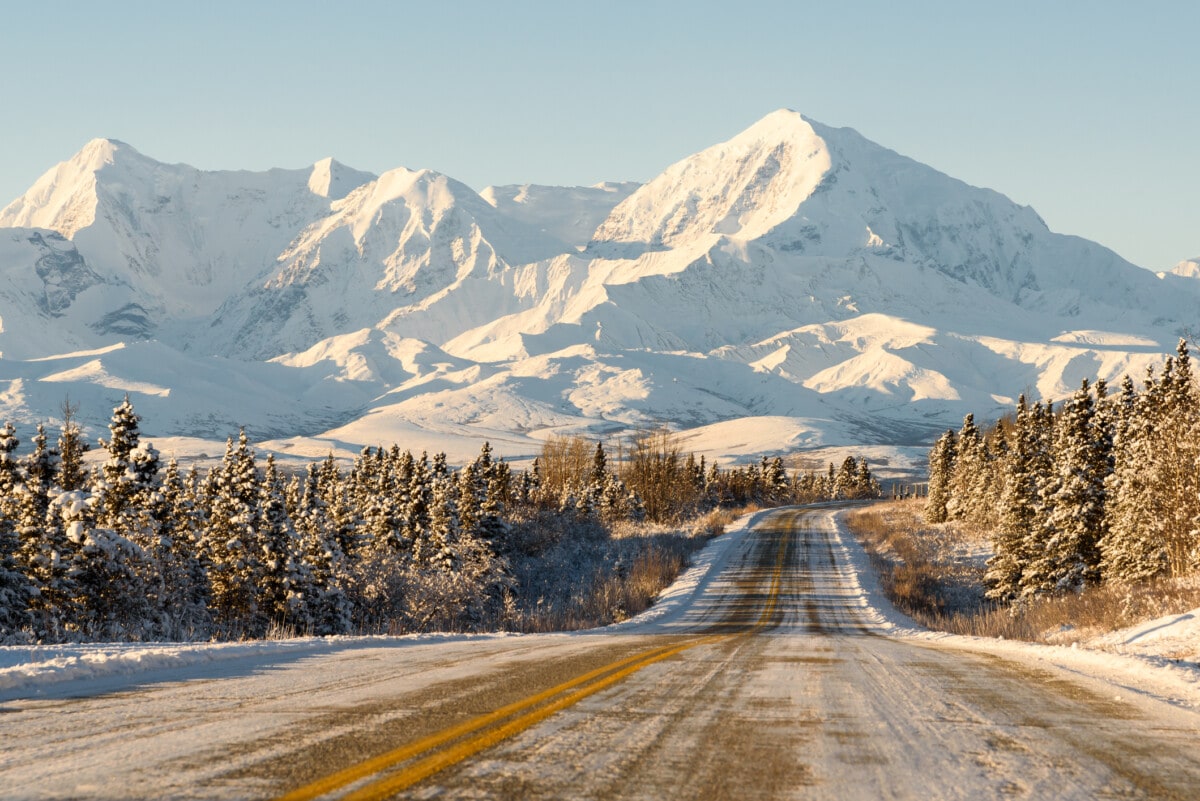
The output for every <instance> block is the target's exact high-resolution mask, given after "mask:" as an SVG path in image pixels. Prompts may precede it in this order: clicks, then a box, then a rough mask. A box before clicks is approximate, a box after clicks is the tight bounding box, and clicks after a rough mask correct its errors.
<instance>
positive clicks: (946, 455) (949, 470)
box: [830, 430, 957, 523]
mask: <svg viewBox="0 0 1200 801" xmlns="http://www.w3.org/2000/svg"><path fill="white" fill-rule="evenodd" d="M956 455H957V442H956V438H955V436H954V432H953V431H951V430H947V431H946V433H945V434H942V436H940V437H938V441H937V442H936V443H935V444H934V446H933V450H932V451H930V453H929V497H928V498H927V499H926V501H925V519H926V520H927V521H929V522H930V523H945V522H946V520H947V519H949V509H948V506H949V503H950V491H951V483H950V482H951V480H952V479H953V477H954V460H955V456H956ZM832 467H833V465H830V468H831V469H832Z"/></svg>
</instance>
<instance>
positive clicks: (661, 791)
mask: <svg viewBox="0 0 1200 801" xmlns="http://www.w3.org/2000/svg"><path fill="white" fill-rule="evenodd" d="M836 536H837V535H836V533H835V530H834V528H833V525H832V513H831V512H828V511H822V510H817V511H802V510H790V511H781V512H778V513H775V514H772V515H769V516H767V517H766V518H765V519H764V521H763V522H762V523H760V525H759V526H758V527H757V528H755V529H754V530H753V531H751V532H750V533H749V534H747V535H745V536H744V537H743V538H742V539H741V540H739V541H738V542H737V543H736V544H735V546H734V548H733V549H732V550H731V551H730V552H729V554H728V558H727V559H726V560H725V561H724V562H723V563H721V564H719V565H717V566H716V568H714V573H713V575H712V576H711V579H710V580H709V581H708V582H707V583H705V584H704V585H703V587H702V590H703V591H702V592H700V593H698V595H697V597H696V598H694V599H693V600H692V602H690V603H689V604H687V606H686V608H684V609H683V610H682V611H681V613H679V614H676V615H672V616H668V617H667V618H665V619H662V620H660V621H658V622H656V623H649V624H646V625H643V626H640V627H636V626H635V627H626V628H624V629H622V628H617V629H615V630H609V631H607V632H604V633H596V634H588V635H582V636H580V635H573V636H568V635H546V636H529V637H511V638H486V639H481V640H453V639H451V640H448V641H445V642H437V643H428V642H408V643H395V642H390V641H389V642H383V643H380V645H379V646H378V647H364V648H361V649H357V650H349V651H346V652H343V653H338V654H327V655H321V656H312V657H308V658H305V659H302V660H299V661H297V662H295V663H291V664H281V665H277V666H274V667H272V668H270V669H263V668H261V667H255V668H254V669H248V670H246V671H245V672H243V673H241V674H236V673H235V675H230V676H226V677H223V678H220V679H210V678H198V679H197V680H196V681H192V682H169V683H164V684H159V685H150V686H145V687H141V688H138V689H136V690H134V691H129V692H120V693H115V694H111V695H107V696H99V697H91V698H79V699H59V700H55V701H37V702H26V703H21V704H16V705H9V706H7V707H5V709H6V710H7V711H9V712H11V713H12V714H10V715H0V726H2V727H3V728H2V729H0V733H3V734H4V735H5V740H6V741H5V742H4V743H3V745H0V752H4V753H5V755H4V756H0V796H4V797H31V798H47V797H109V798H118V797H120V798H124V797H145V798H152V797H200V798H251V797H262V798H270V797H288V798H293V799H301V798H318V797H319V798H355V799H365V798H386V797H391V796H394V795H398V796H400V797H412V798H512V799H538V798H545V799H561V798H595V799H610V798H611V799H626V798H637V799H642V798H644V799H663V798H689V799H691V798H695V799H721V798H735V799H741V798H747V799H775V798H836V799H839V801H842V800H843V799H856V798H862V799H875V798H917V799H922V801H926V800H928V799H941V798H998V797H1005V798H1081V799H1082V798H1088V799H1090V798H1178V799H1194V798H1197V797H1198V796H1200V715H1198V714H1197V713H1196V712H1194V711H1190V710H1183V709H1178V708H1176V707H1173V706H1169V705H1167V704H1163V703H1160V702H1155V701H1149V700H1145V699H1140V698H1137V697H1131V698H1120V699H1119V698H1117V697H1116V696H1115V694H1114V693H1113V692H1112V691H1111V689H1110V688H1106V687H1105V686H1104V685H1101V684H1099V683H1097V682H1093V681H1090V680H1087V679H1085V678H1078V677H1075V676H1073V675H1072V674H1069V673H1066V672H1062V671H1058V670H1054V669H1050V668H1045V667H1031V666H1030V664H1028V663H1027V662H1023V661H1020V660H1018V659H1015V658H1013V659H1010V658H1007V657H998V656H995V655H992V654H991V653H989V652H986V651H973V650H970V646H969V643H962V642H959V643H957V644H953V645H950V644H946V643H931V642H924V641H910V640H902V639H889V638H888V637H885V636H882V635H881V634H879V633H878V632H877V631H876V629H875V628H874V627H873V625H872V624H871V622H870V620H869V618H868V617H866V616H865V614H864V612H863V609H862V606H861V593H860V591H859V590H858V588H857V584H856V582H855V581H854V580H853V577H852V576H851V575H850V574H849V572H848V570H849V568H848V567H847V566H846V565H845V564H843V563H840V562H839V561H838V560H837V559H836V558H835V548H834V545H835V542H836ZM18 732H19V733H22V734H23V735H24V736H23V738H22V739H23V740H26V741H27V742H28V745H24V744H21V743H17V742H13V744H12V745H11V746H10V741H12V738H11V737H10V735H11V734H13V733H18Z"/></svg>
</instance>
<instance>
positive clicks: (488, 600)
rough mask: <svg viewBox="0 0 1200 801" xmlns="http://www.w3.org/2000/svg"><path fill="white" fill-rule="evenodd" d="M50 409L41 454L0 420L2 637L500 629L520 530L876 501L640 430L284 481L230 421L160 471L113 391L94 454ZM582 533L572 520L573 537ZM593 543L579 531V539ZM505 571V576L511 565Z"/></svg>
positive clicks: (527, 546)
mask: <svg viewBox="0 0 1200 801" xmlns="http://www.w3.org/2000/svg"><path fill="white" fill-rule="evenodd" d="M74 413H75V409H74V408H72V407H71V406H70V404H69V403H68V404H64V414H63V424H62V428H61V432H60V435H59V437H58V440H57V443H56V446H55V447H52V446H51V445H50V442H49V439H48V436H47V434H46V431H45V427H44V426H38V427H37V430H36V433H35V434H34V436H33V437H32V440H31V445H32V447H31V448H29V449H28V453H25V454H24V455H22V456H17V454H16V451H17V448H18V446H19V442H18V439H17V436H16V431H15V429H14V427H13V426H12V425H11V424H6V425H5V426H4V427H3V428H2V429H0V641H10V642H12V641H42V642H50V641H63V640H135V641H141V640H151V639H169V640H195V639H213V638H215V639H228V638H253V637H263V636H267V635H269V634H271V633H273V632H300V633H313V634H339V633H347V632H361V633H374V632H390V633H397V632H402V631H424V630H433V629H458V630H479V629H486V628H503V627H505V626H506V625H508V623H509V622H510V621H511V619H512V615H513V610H514V608H516V606H517V605H518V604H520V603H521V602H523V601H527V600H528V599H523V598H522V597H521V594H522V593H523V592H530V591H532V590H530V589H529V588H526V587H523V586H521V581H520V580H519V578H518V577H519V576H527V575H532V574H536V572H537V570H536V568H534V569H530V567H529V560H531V559H536V558H537V557H538V555H539V550H540V549H545V548H547V547H548V546H547V537H546V536H545V535H544V534H539V533H538V532H537V531H534V530H533V529H537V528H538V527H539V526H540V527H541V528H542V529H543V530H553V531H558V532H562V531H569V530H572V527H574V529H575V530H582V529H583V528H585V527H586V528H587V530H588V531H593V532H594V531H596V530H599V531H602V532H608V533H611V530H612V527H614V526H616V525H618V524H620V523H622V522H623V521H634V522H636V521H641V520H647V521H652V522H658V523H679V522H680V521H683V520H686V519H688V518H690V517H692V516H695V515H698V514H702V513H704V512H706V511H708V510H710V509H713V508H715V507H717V506H722V505H724V506H744V505H746V504H749V503H757V504H760V505H771V504H780V503H803V502H809V501H814V500H822V499H827V498H836V497H843V498H848V497H865V496H871V497H873V496H875V495H878V492H879V488H878V483H877V482H876V481H875V479H874V478H873V476H872V475H871V473H870V469H869V467H868V465H867V463H866V461H865V460H862V461H857V460H855V459H853V457H849V458H848V459H847V460H846V461H845V462H844V463H843V465H842V468H841V469H840V470H835V469H834V466H833V465H832V464H831V465H829V469H828V471H827V472H824V473H802V472H797V473H796V474H795V475H791V476H790V475H789V474H788V471H787V470H786V469H785V468H784V466H783V463H782V460H781V459H779V458H776V459H772V460H768V459H765V458H764V459H763V460H762V461H761V462H760V463H758V464H751V465H747V466H739V467H734V468H732V469H728V470H722V469H719V468H718V467H717V466H716V465H707V464H706V463H705V460H704V457H700V458H699V459H697V458H696V457H695V456H694V455H693V454H686V455H685V454H684V453H683V452H682V450H681V449H680V447H679V446H678V443H677V438H676V437H675V436H674V435H672V434H670V433H669V432H648V433H646V434H643V435H641V436H638V437H635V438H634V439H633V440H632V441H631V442H630V443H629V444H628V445H619V446H618V448H617V449H616V452H615V453H613V454H612V455H611V456H610V454H609V453H608V452H607V451H606V450H605V448H604V446H603V444H601V443H591V442H588V441H587V440H584V439H582V438H578V437H576V438H554V439H551V440H550V441H549V442H547V443H546V446H545V447H544V448H543V450H542V453H541V454H540V455H539V457H538V458H537V459H535V460H534V462H533V464H532V466H531V467H530V468H529V469H528V470H523V471H514V470H512V469H511V468H510V466H509V465H508V463H507V462H505V461H504V460H503V459H498V458H496V457H495V456H494V454H493V453H492V449H491V447H490V446H489V445H488V444H486V443H485V444H484V445H483V447H482V449H481V451H480V453H479V455H478V456H477V457H476V458H475V459H473V460H472V461H470V462H468V463H467V464H464V465H462V466H461V467H458V468H457V469H455V468H452V467H451V466H450V465H448V464H447V460H446V455H445V454H444V453H439V454H435V455H434V456H432V457H430V456H428V454H426V453H422V454H420V455H419V456H414V455H413V454H412V453H411V452H410V451H401V450H400V448H399V447H398V446H395V445H393V446H392V447H391V448H383V447H378V448H365V449H364V450H363V451H362V452H361V453H360V454H359V456H358V457H357V458H356V459H355V460H354V462H353V464H352V465H350V466H349V468H348V469H346V468H344V466H343V465H341V464H339V462H338V461H337V460H335V459H334V458H333V456H332V455H331V456H329V457H328V458H326V459H324V460H323V461H318V462H313V463H311V464H308V465H307V466H306V468H305V469H303V470H293V471H291V472H290V473H289V472H288V471H285V470H283V469H281V468H280V467H279V465H277V464H276V462H275V459H274V457H273V456H268V457H267V458H266V460H265V461H262V460H260V459H258V458H257V456H256V454H255V452H254V450H253V448H252V447H251V445H250V442H249V439H248V437H247V435H246V433H245V431H244V430H243V431H242V432H241V433H240V435H239V436H238V438H237V439H236V440H234V439H232V438H231V439H230V440H229V441H228V442H227V446H226V451H225V455H224V457H223V459H222V460H221V461H220V463H219V464H216V465H214V466H212V467H211V468H209V469H207V470H206V471H201V470H200V468H199V467H198V466H197V465H194V464H193V465H192V466H190V467H189V468H188V469H187V470H184V469H183V468H181V466H180V465H179V463H178V462H177V461H176V460H174V459H172V460H170V461H168V462H167V463H166V464H165V465H164V464H163V463H162V459H161V457H160V454H159V453H158V452H157V451H156V450H155V448H154V447H153V446H152V445H151V444H149V443H148V442H145V441H144V440H143V438H142V435H141V432H140V427H139V423H140V418H139V417H138V415H137V414H136V413H135V411H134V409H133V406H132V404H131V403H130V402H129V399H128V398H126V399H125V401H124V402H123V403H122V404H121V405H120V406H118V407H117V408H116V409H114V411H113V414H112V417H111V421H110V424H109V427H108V430H109V437H108V438H107V439H106V440H102V441H101V442H100V445H101V447H102V448H103V449H104V451H105V453H106V457H107V458H105V459H104V460H103V461H100V462H98V463H96V464H94V466H91V467H90V468H89V467H88V466H87V465H86V464H85V459H84V453H85V451H86V450H87V449H88V446H87V445H86V444H85V441H84V438H83V434H82V430H81V428H80V426H79V425H78V423H77V422H76V420H75V417H74ZM584 524H587V525H586V526H585V525H584ZM589 536H591V535H589ZM518 566H521V568H522V569H520V570H518V569H516V568H517V567H518Z"/></svg>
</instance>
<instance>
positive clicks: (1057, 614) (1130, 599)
mask: <svg viewBox="0 0 1200 801" xmlns="http://www.w3.org/2000/svg"><path fill="white" fill-rule="evenodd" d="M846 523H847V526H848V527H849V528H850V530H851V531H852V532H853V533H854V534H855V536H856V537H857V538H858V539H859V541H860V542H862V544H863V546H864V547H865V548H866V550H867V553H868V554H869V555H870V557H871V562H872V565H873V566H874V567H875V569H876V571H877V572H878V574H879V579H880V584H881V585H882V588H883V590H884V592H885V593H886V594H887V596H888V598H889V599H890V600H891V601H892V603H894V604H895V605H896V607H897V608H898V609H900V610H901V611H903V612H904V613H906V614H907V615H909V616H910V617H912V618H913V619H914V620H916V621H917V622H919V623H921V624H922V625H924V626H927V627H929V628H931V629H936V630H939V631H947V632H951V633H953V634H968V635H974V636H980V637H1003V638H1006V639H1016V640H1027V641H1030V642H1053V643H1071V642H1076V641H1081V640H1084V639H1087V638H1088V637H1092V636H1096V635H1098V634H1102V633H1104V632H1108V631H1115V630H1117V629H1121V628H1125V627H1127V626H1132V625H1136V624H1138V623H1141V622H1144V621H1146V620H1152V619H1154V618H1157V617H1162V616H1164V615H1170V614H1178V613H1181V612H1186V611H1188V610H1190V609H1195V608H1196V607H1197V606H1200V580H1198V579H1197V577H1192V578H1191V579H1174V580H1163V581H1159V582H1152V583H1147V584H1142V585H1138V586H1136V587H1130V586H1124V585H1116V584H1105V585H1099V586H1095V587H1088V588H1086V589H1084V590H1083V591H1082V592H1078V593H1069V594H1066V595H1060V596H1051V597H1040V598H1033V599H1025V600H1022V601H1021V602H1020V603H1018V604H1014V605H1011V606H1009V605H996V604H994V603H991V602H989V601H987V600H986V599H985V598H984V597H983V589H984V588H983V569H982V567H981V566H979V565H975V566H970V565H964V564H962V563H961V562H960V561H956V560H955V559H953V558H952V555H953V554H954V553H955V551H956V548H958V549H961V548H962V547H964V546H968V545H972V544H976V543H978V541H979V539H980V538H981V536H983V535H982V534H981V532H977V531H972V530H970V529H969V528H966V527H963V526H961V525H959V524H955V523H942V524H938V525H930V524H927V523H925V522H924V520H923V518H922V504H921V503H920V502H917V501H897V502H893V503H887V504H876V505H874V506H872V507H870V508H868V509H863V510H859V511H856V512H852V513H850V514H849V515H847V517H846Z"/></svg>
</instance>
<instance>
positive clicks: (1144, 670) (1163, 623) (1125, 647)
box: [826, 511, 1200, 708]
mask: <svg viewBox="0 0 1200 801" xmlns="http://www.w3.org/2000/svg"><path fill="white" fill-rule="evenodd" d="M826 516H827V518H828V523H829V525H831V526H836V528H837V540H838V543H839V544H838V547H837V548H836V549H835V552H836V554H837V559H838V561H839V562H840V563H841V564H843V565H846V566H849V567H850V568H851V570H850V571H848V572H849V573H850V574H852V575H853V577H854V578H853V579H852V580H854V581H857V582H858V587H859V590H860V595H859V605H860V606H861V607H862V610H863V614H864V617H866V618H867V619H868V620H870V621H872V622H873V624H874V625H875V627H876V629H877V630H878V631H879V632H880V633H884V634H887V635H888V636H892V637H903V638H905V639H918V640H929V641H933V642H937V643H939V644H942V645H949V646H951V647H959V648H963V649H966V650H972V651H988V652H990V653H994V654H996V655H998V656H1003V657H1005V658H1009V659H1014V660H1016V661H1021V662H1026V663H1033V664H1037V663H1042V664H1048V665H1055V666H1057V667H1060V668H1064V669H1066V670H1068V671H1070V672H1073V673H1075V674H1076V675H1077V676H1078V677H1079V678H1081V679H1085V680H1099V681H1100V682H1103V683H1104V684H1105V685H1108V687H1109V689H1110V690H1115V691H1117V692H1124V693H1128V694H1132V695H1141V696H1149V697H1152V698H1157V699H1159V700H1162V701H1167V702H1169V703H1172V704H1176V705H1179V706H1186V707H1191V708H1200V609H1194V610H1192V611H1191V612H1188V613H1186V614H1183V615H1169V616H1167V617H1164V618H1160V619H1158V620H1153V621H1148V622H1146V623H1142V624H1140V625H1138V626H1134V627H1132V628H1128V629H1123V630H1121V631H1116V632H1112V633H1109V634H1105V635H1102V636H1099V637H1096V638H1094V639H1092V640H1089V641H1086V642H1084V643H1081V644H1080V643H1076V644H1073V645H1071V646H1065V645H1041V644H1036V643H1027V642H1017V641H1013V640H1002V639H992V638H987V637H966V636H961V635H956V634H947V633H945V632H941V631H931V630H929V629H926V628H924V627H923V626H921V625H920V624H918V623H916V622H915V621H913V619H912V618H910V617H908V616H907V615H905V614H903V613H902V612H900V611H899V610H897V609H896V608H895V607H894V606H892V604H891V602H890V601H889V600H888V599H887V598H886V597H885V596H884V594H883V591H882V590H881V589H880V587H879V581H878V578H877V577H876V575H875V573H874V571H872V570H871V565H870V559H869V557H868V556H867V553H866V551H865V550H863V548H862V546H861V545H860V544H859V543H858V541H857V540H856V539H855V538H854V535H852V534H851V533H850V532H849V530H848V529H847V528H846V526H845V524H844V522H843V521H842V519H841V516H840V515H839V514H838V512H836V511H830V512H828V513H826Z"/></svg>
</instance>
